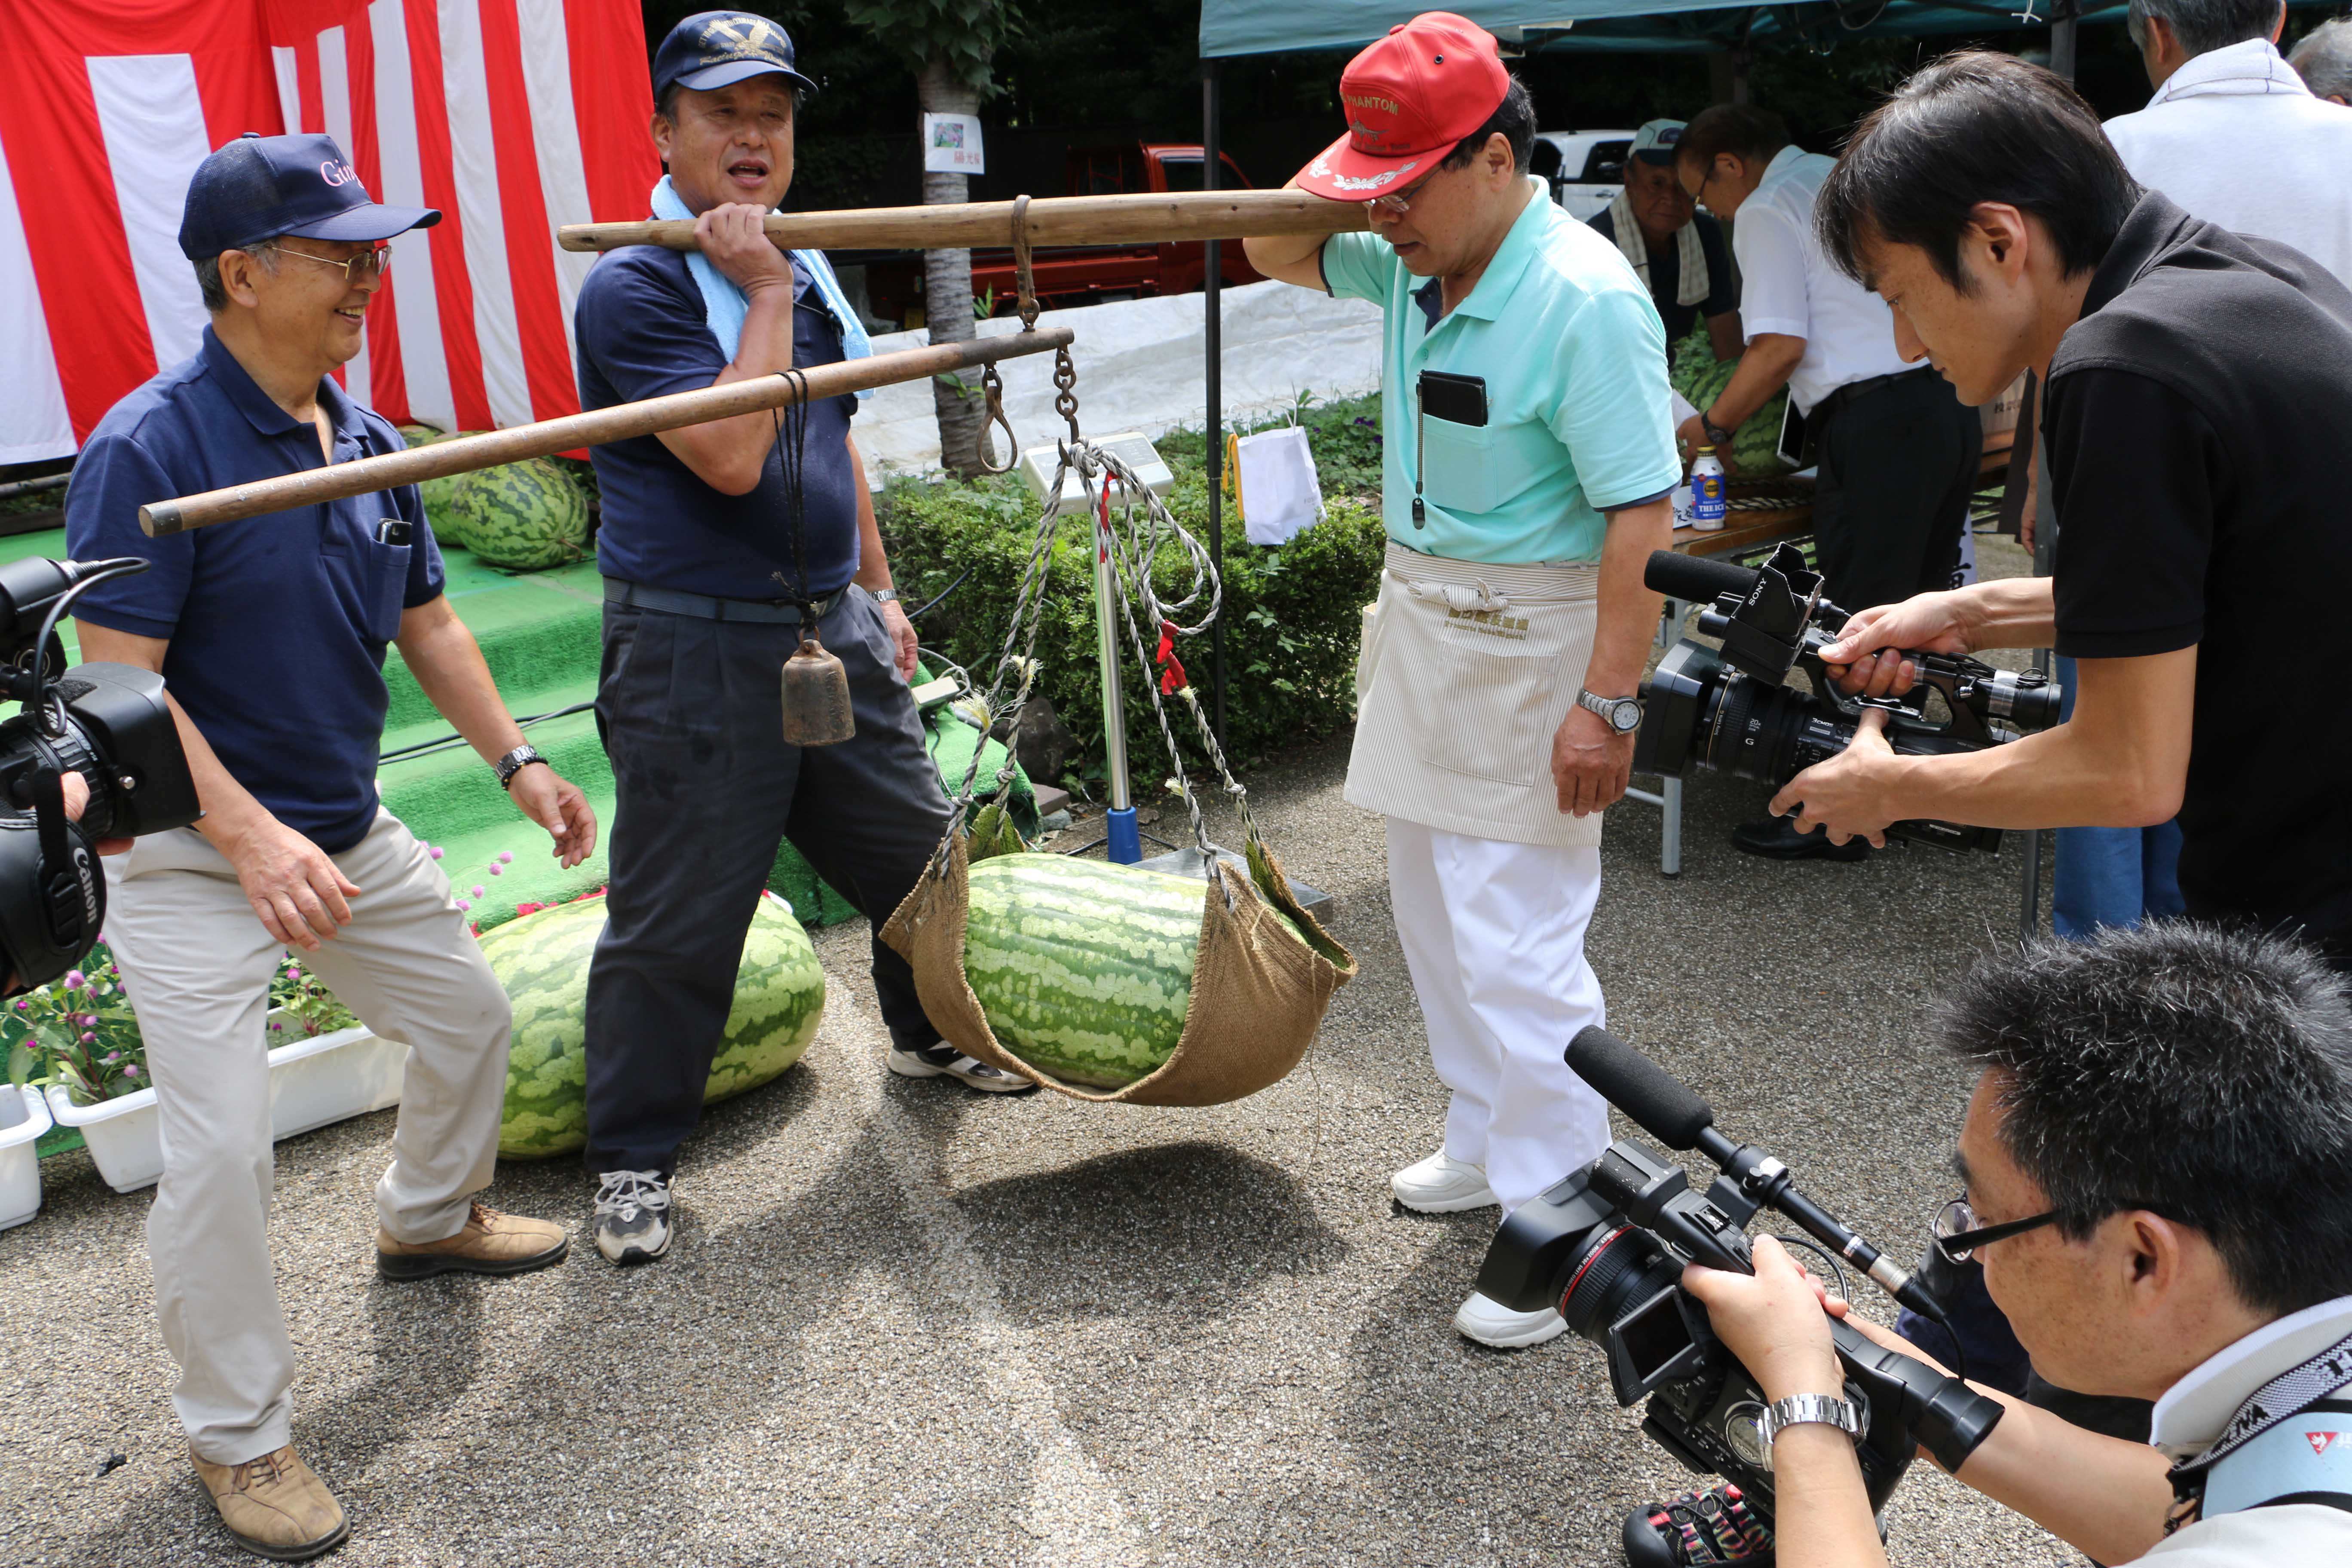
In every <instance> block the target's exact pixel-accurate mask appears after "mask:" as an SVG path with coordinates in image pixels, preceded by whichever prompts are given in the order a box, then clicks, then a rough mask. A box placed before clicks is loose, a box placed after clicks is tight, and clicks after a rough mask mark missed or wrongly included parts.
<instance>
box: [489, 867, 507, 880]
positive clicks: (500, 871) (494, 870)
mask: <svg viewBox="0 0 2352 1568" xmlns="http://www.w3.org/2000/svg"><path fill="white" fill-rule="evenodd" d="M506 870H507V868H505V867H504V866H499V865H493V866H491V868H490V875H491V876H493V877H503V876H505V875H506Z"/></svg>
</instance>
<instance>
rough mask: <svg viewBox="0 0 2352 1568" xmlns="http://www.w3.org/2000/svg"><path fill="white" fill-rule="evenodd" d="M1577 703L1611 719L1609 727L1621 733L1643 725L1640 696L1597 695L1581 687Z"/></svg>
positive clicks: (1630, 731) (1608, 719) (1627, 732)
mask: <svg viewBox="0 0 2352 1568" xmlns="http://www.w3.org/2000/svg"><path fill="white" fill-rule="evenodd" d="M1576 705H1577V706H1578V707H1580V708H1582V709H1584V710H1587V711H1588V712H1592V713H1598V714H1600V715H1601V717H1602V718H1603V719H1606V720H1607V721H1609V727H1610V728H1611V729H1612V730H1613V731H1616V732H1617V733H1618V734H1620V735H1625V734H1631V733H1632V732H1633V731H1634V730H1636V729H1638V728H1640V727H1641V723H1642V700H1641V699H1640V698H1638V697H1595V696H1594V695H1592V693H1591V691H1588V690H1584V689H1579V690H1578V691H1577V694H1576Z"/></svg>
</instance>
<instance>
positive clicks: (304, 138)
mask: <svg viewBox="0 0 2352 1568" xmlns="http://www.w3.org/2000/svg"><path fill="white" fill-rule="evenodd" d="M440 221H441V215H440V214H439V213H438V212H436V211H435V210H434V209H433V208H431V207H394V206H383V205H378V204H377V203H376V202H375V201H374V200H373V198H372V197H370V196H369V195H368V193H367V187H366V186H365V185H362V184H360V177H359V175H358V174H354V173H352V162H351V160H350V159H348V158H346V157H344V156H343V150H342V149H341V147H338V146H336V145H335V139H334V138H333V137H331V136H321V135H318V134H315V133H313V134H309V135H301V136H263V135H259V134H257V133H256V132H250V131H248V132H246V133H245V134H244V135H242V136H240V137H238V138H237V139H236V141H234V142H230V143H228V144H227V145H226V146H225V147H223V148H221V149H220V150H219V151H218V152H216V153H214V154H213V155H212V156H211V157H209V158H206V159H205V161H204V162H203V163H199V164H197V165H196V175H195V178H194V179H193V180H190V181H189V182H188V205H187V206H186V207H185V208H184V210H183V211H182V213H181V215H180V249H181V250H182V251H183V252H184V254H185V255H186V256H187V258H188V259H189V260H191V261H206V260H210V259H211V258H214V257H215V256H218V255H219V254H220V253H221V252H222V251H224V250H247V249H250V248H251V247H254V246H257V245H259V244H260V243H261V242H262V241H263V240H265V239H276V238H278V237H280V236H281V235H291V236H294V237H297V238H299V239H349V240H358V241H361V242H362V243H368V242H373V241H375V240H379V239H390V238H391V237H393V236H394V235H395V234H405V233H406V232H407V231H408V230H410V229H412V228H430V227H431V226H433V225H435V224H436V223H439V222H440Z"/></svg>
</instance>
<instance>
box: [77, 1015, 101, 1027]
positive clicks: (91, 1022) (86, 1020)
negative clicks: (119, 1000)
mask: <svg viewBox="0 0 2352 1568" xmlns="http://www.w3.org/2000/svg"><path fill="white" fill-rule="evenodd" d="M81 1021H82V1026H83V1027H84V1028H89V1029H95V1028H97V1027H98V1015H97V1014H95V1013H85V1014H83V1015H82V1018H81Z"/></svg>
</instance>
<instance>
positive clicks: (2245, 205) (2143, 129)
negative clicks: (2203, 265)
mask: <svg viewBox="0 0 2352 1568" xmlns="http://www.w3.org/2000/svg"><path fill="white" fill-rule="evenodd" d="M2285 22H2286V7H2285V6H2284V5H2281V4H2279V0H2131V9H2130V11H2129V12H2128V13H2126V16H2125V26H2126V27H2128V28H2129V29H2130V31H2131V36H2132V42H2134V43H2136V44H2137V45H2138V46H2139V56H2140V60H2141V63H2142V64H2144V65H2146V66H2147V79H2148V85H2149V86H2151V87H2153V88H2155V89H2156V96H2155V97H2153V98H2151V99H2149V100H2147V108H2145V109H2143V110H2138V111H2137V112H2136V113H2132V114H2119V115H2117V116H2116V118H2114V119H2113V120H2110V121H2107V123H2106V126H2105V130H2106V132H2107V140H2108V141H2109V142H2114V143H2115V148H2116V152H2117V153H2121V154H2123V160H2124V167H2125V168H2126V169H2128V170H2130V171H2131V177H2132V178H2133V179H2135V180H2137V181H2138V182H2139V183H2140V184H2143V185H2146V186H2147V188H2148V189H2150V190H2152V191H2161V192H2163V193H2164V194H2165V195H2167V196H2169V197H2170V198H2171V199H2172V201H2173V202H2174V204H2175V205H2179V206H2180V207H2182V208H2185V209H2186V210H2187V211H2188V213H2189V216H2191V217H2201V218H2203V219H2204V220H2205V221H2206V222H2207V223H2218V224H2220V225H2221V226H2222V227H2223V228H2226V229H2231V230H2233V231H2235V232H2236V233H2239V234H2251V235H2256V236H2259V237H2262V238H2263V239H2275V240H2277V241H2279V242H2280V243H2281V244H2283V245H2291V246H2293V247H2295V248H2296V249H2297V250H2300V251H2302V252H2303V253H2304V254H2305V256H2308V257H2310V258H2312V259H2313V260H2314V261H2316V262H2318V263H2319V264H2320V265H2321V266H2322V267H2325V268H2327V269H2328V270H2329V271H2330V272H2333V273H2335V274H2336V277H2337V278H2338V279H2341V280H2342V281H2343V282H2344V283H2345V284H2346V285H2347V286H2352V114H2347V113H2345V112H2344V110H2343V108H2342V106H2341V105H2338V104H2334V103H2329V102H2327V101H2326V100H2323V99H2319V98H2316V97H2314V96H2313V94H2312V89H2310V88H2309V87H2307V86H2305V83H2304V79H2303V78H2302V77H2301V76H2300V75H2298V74H2297V73H2296V71H2295V68H2294V67H2293V66H2291V65H2289V64H2287V63H2286V61H2285V60H2284V59H2282V58H2279V52H2278V47H2277V42H2276V40H2277V38H2278V36H2279V29H2280V27H2281V26H2284V24H2285Z"/></svg>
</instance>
